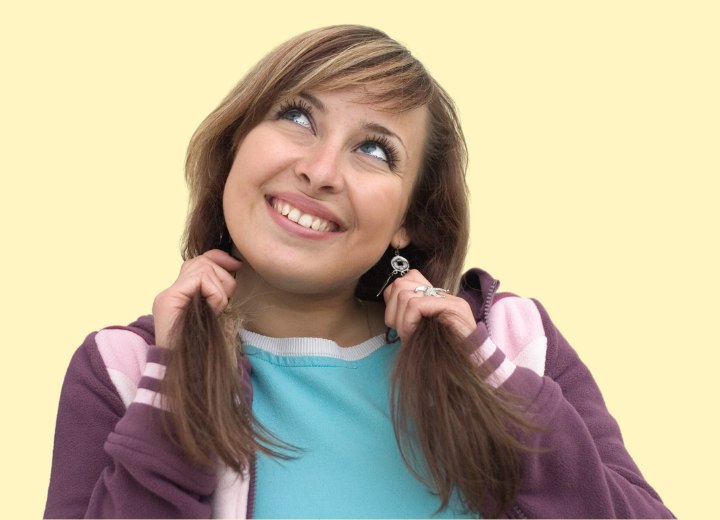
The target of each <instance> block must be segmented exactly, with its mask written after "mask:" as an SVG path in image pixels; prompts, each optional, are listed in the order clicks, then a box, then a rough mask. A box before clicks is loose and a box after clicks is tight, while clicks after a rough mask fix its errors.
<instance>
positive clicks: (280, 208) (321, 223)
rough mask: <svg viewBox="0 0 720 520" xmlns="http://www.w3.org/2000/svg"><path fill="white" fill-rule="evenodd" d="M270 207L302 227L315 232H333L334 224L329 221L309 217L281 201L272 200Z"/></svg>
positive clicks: (312, 216)
mask: <svg viewBox="0 0 720 520" xmlns="http://www.w3.org/2000/svg"><path fill="white" fill-rule="evenodd" d="M272 207H273V208H274V209H275V211H277V212H278V213H280V214H282V215H285V216H286V217H287V218H289V219H290V220H292V221H293V222H296V223H297V224H300V225H301V226H303V227H306V228H309V229H314V230H315V231H333V230H334V228H335V224H333V223H332V222H330V221H329V220H325V219H324V218H320V217H316V216H315V215H310V214H309V213H303V212H302V211H300V210H299V209H297V208H294V207H292V206H291V205H290V204H288V203H287V202H285V201H283V200H279V199H273V201H272Z"/></svg>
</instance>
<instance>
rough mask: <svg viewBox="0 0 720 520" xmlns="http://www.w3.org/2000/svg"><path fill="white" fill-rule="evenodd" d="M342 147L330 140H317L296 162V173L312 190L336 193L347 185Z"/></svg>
mask: <svg viewBox="0 0 720 520" xmlns="http://www.w3.org/2000/svg"><path fill="white" fill-rule="evenodd" d="M341 170H342V147H341V145H339V144H336V143H332V142H330V141H317V142H316V143H315V144H314V145H313V146H310V147H308V148H306V149H305V150H303V153H302V154H301V156H300V158H299V159H298V161H297V162H296V164H295V175H296V176H297V177H299V178H300V179H301V181H302V182H303V183H304V184H305V185H306V186H307V188H308V189H310V190H311V191H316V192H329V193H336V192H339V191H342V189H343V188H344V186H345V181H344V177H343V172H342V171H341Z"/></svg>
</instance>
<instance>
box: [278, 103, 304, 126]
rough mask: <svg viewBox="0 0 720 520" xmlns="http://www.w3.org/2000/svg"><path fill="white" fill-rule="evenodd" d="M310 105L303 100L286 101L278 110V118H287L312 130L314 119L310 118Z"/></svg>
mask: <svg viewBox="0 0 720 520" xmlns="http://www.w3.org/2000/svg"><path fill="white" fill-rule="evenodd" d="M310 112H311V109H310V107H309V106H308V105H307V104H305V103H303V102H301V101H292V102H289V103H284V104H282V105H281V106H280V109H279V110H278V112H277V118H278V119H287V120H288V121H292V122H293V123H295V124H297V125H300V126H302V127H303V128H307V129H308V130H312V119H311V118H310Z"/></svg>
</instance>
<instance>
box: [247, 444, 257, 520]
mask: <svg viewBox="0 0 720 520" xmlns="http://www.w3.org/2000/svg"><path fill="white" fill-rule="evenodd" d="M256 480H257V457H253V458H252V462H251V463H250V486H249V488H248V502H247V513H246V514H245V518H252V517H253V511H254V509H255V482H256Z"/></svg>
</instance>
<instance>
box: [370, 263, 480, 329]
mask: <svg viewBox="0 0 720 520" xmlns="http://www.w3.org/2000/svg"><path fill="white" fill-rule="evenodd" d="M422 286H425V287H431V286H432V284H431V283H430V282H428V281H427V279H426V278H425V277H424V276H423V275H422V274H420V271H418V270H416V269H412V270H410V271H409V272H408V273H407V274H406V275H405V276H401V277H399V278H397V279H395V280H394V281H393V283H391V284H390V285H389V286H388V287H387V289H385V291H384V292H383V297H384V298H385V325H387V326H388V327H392V328H394V329H395V330H396V331H397V333H398V336H399V337H400V338H408V337H410V336H411V335H412V333H413V332H414V331H415V329H416V328H417V326H418V324H419V323H420V320H421V319H422V318H423V317H430V316H435V317H437V318H438V319H439V320H440V321H441V322H442V323H444V324H445V325H447V326H448V327H450V328H451V329H454V330H455V331H456V332H457V333H458V334H459V335H460V336H461V337H463V338H466V337H468V336H469V335H470V334H472V333H473V332H474V331H475V328H476V327H477V324H476V323H475V318H474V316H473V313H472V310H471V309H470V305H469V304H468V302H466V301H465V300H463V299H462V298H460V297H458V296H454V295H452V294H450V293H444V294H441V296H440V297H437V296H426V295H425V293H424V292H422V291H416V290H415V289H417V288H419V287H422Z"/></svg>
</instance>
